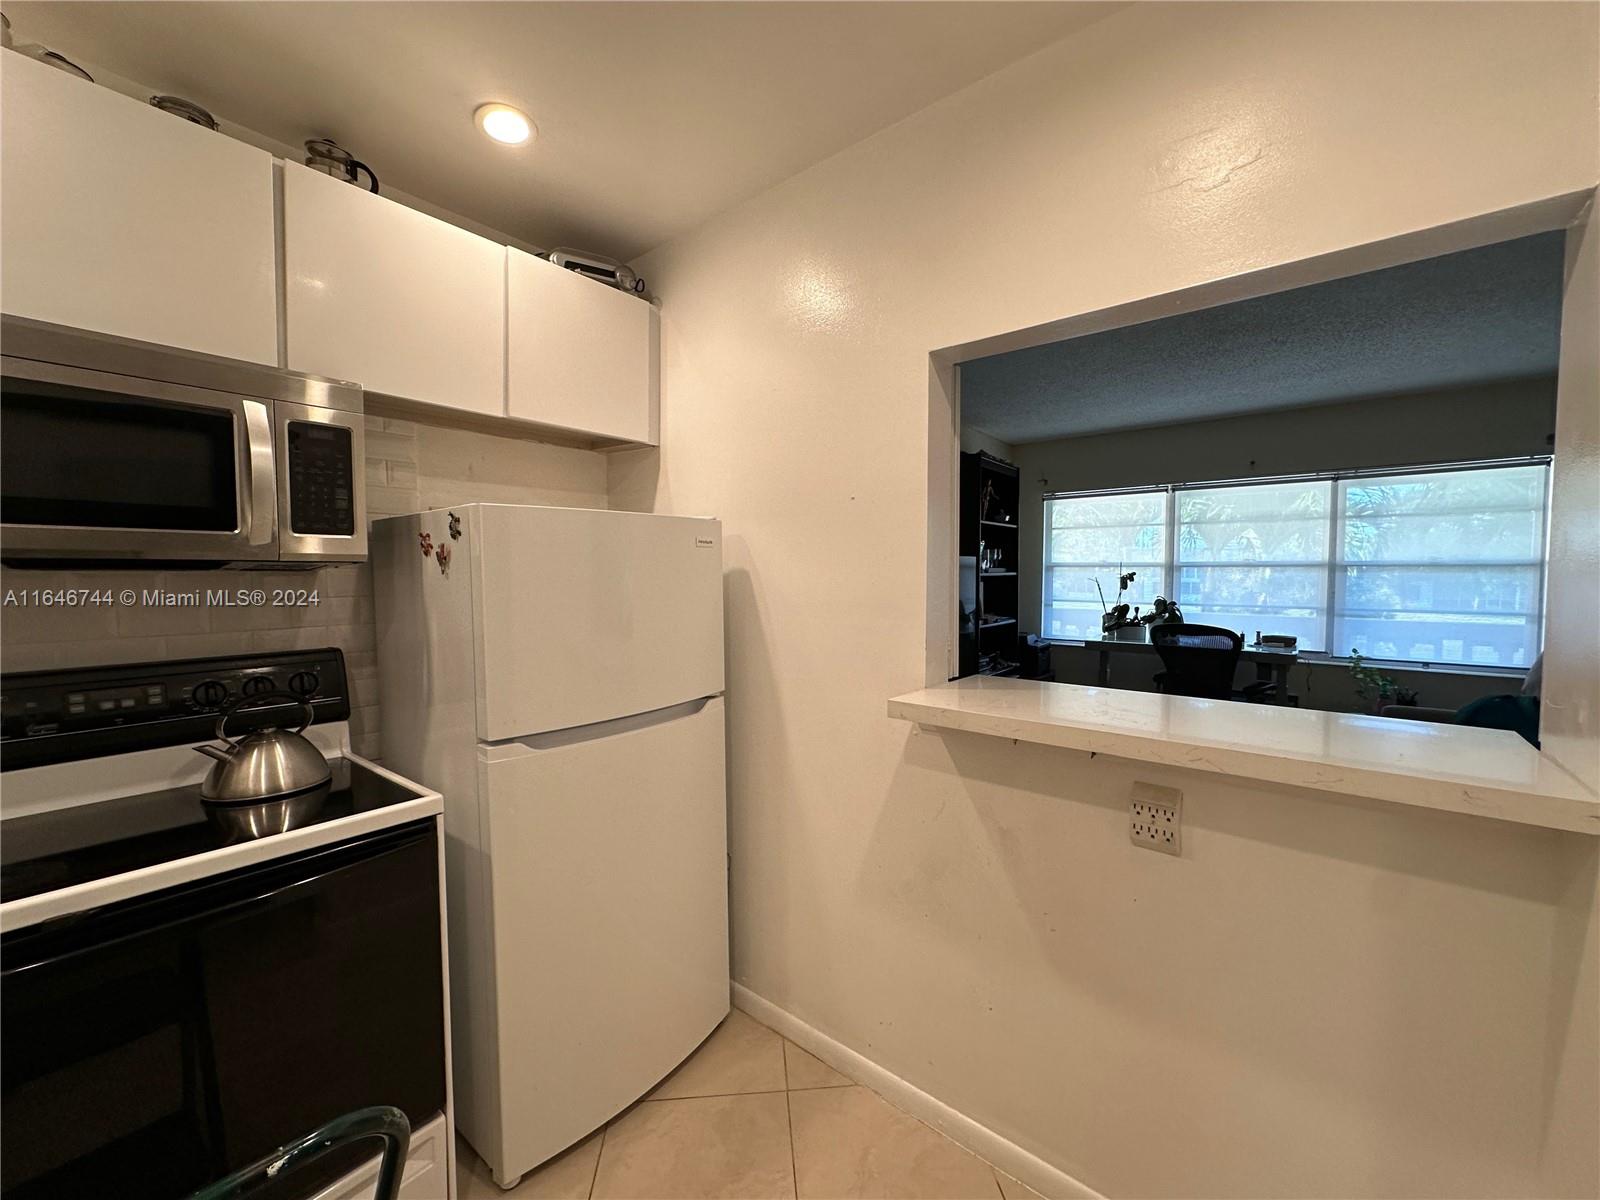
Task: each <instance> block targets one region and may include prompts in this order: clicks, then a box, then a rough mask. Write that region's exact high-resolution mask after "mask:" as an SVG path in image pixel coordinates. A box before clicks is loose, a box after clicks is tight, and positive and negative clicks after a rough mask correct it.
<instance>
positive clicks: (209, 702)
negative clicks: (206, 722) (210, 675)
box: [194, 679, 228, 708]
mask: <svg viewBox="0 0 1600 1200" xmlns="http://www.w3.org/2000/svg"><path fill="white" fill-rule="evenodd" d="M227 700H228V685H227V684H225V683H222V682H220V681H219V680H216V679H208V680H206V681H205V682H204V683H197V684H195V685H194V702H195V703H196V704H198V705H199V706H200V707H201V708H221V707H222V705H223V704H225V703H227Z"/></svg>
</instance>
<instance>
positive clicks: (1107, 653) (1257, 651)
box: [1083, 638, 1300, 704]
mask: <svg viewBox="0 0 1600 1200" xmlns="http://www.w3.org/2000/svg"><path fill="white" fill-rule="evenodd" d="M1083 644H1084V645H1085V646H1089V647H1092V648H1093V649H1094V650H1095V651H1096V652H1097V653H1098V655H1099V658H1100V669H1099V672H1098V675H1097V678H1098V679H1099V681H1100V686H1101V687H1110V686H1111V656H1112V655H1113V654H1155V653H1156V648H1155V647H1154V646H1152V645H1151V644H1150V643H1149V642H1148V641H1138V642H1135V641H1119V640H1117V639H1116V638H1085V639H1084V643H1083ZM1239 660H1240V661H1241V662H1248V663H1254V664H1255V667H1256V679H1257V680H1259V681H1260V682H1262V683H1268V682H1270V683H1271V684H1272V685H1273V686H1272V702H1273V703H1274V704H1287V703H1289V668H1290V667H1292V666H1294V664H1295V663H1297V662H1299V661H1300V652H1299V650H1279V649H1276V648H1274V647H1271V646H1246V647H1245V648H1244V649H1243V650H1241V651H1240V652H1239Z"/></svg>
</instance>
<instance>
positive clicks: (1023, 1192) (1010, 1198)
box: [994, 1167, 1044, 1200]
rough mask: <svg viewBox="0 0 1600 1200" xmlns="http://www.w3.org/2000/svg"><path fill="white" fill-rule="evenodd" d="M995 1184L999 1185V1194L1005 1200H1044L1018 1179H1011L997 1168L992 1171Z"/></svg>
mask: <svg viewBox="0 0 1600 1200" xmlns="http://www.w3.org/2000/svg"><path fill="white" fill-rule="evenodd" d="M994 1178H995V1182H996V1183H998V1184H999V1185H1000V1194H1001V1195H1002V1196H1004V1197H1005V1200H1044V1197H1043V1196H1042V1195H1040V1194H1039V1193H1038V1192H1036V1191H1034V1190H1033V1189H1032V1188H1031V1187H1029V1186H1028V1185H1027V1184H1025V1183H1023V1182H1022V1181H1021V1180H1020V1179H1013V1178H1011V1176H1009V1175H1007V1174H1006V1173H1005V1172H1004V1171H1002V1170H1001V1169H1000V1168H999V1167H996V1168H995V1170H994Z"/></svg>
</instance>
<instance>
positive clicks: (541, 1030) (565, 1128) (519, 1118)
mask: <svg viewBox="0 0 1600 1200" xmlns="http://www.w3.org/2000/svg"><path fill="white" fill-rule="evenodd" d="M479 773H480V778H481V785H480V795H481V796H482V797H483V804H484V825H485V837H486V849H487V853H488V863H489V877H490V879H489V889H490V906H489V907H490V910H491V920H490V926H491V929H490V937H491V939H492V942H493V950H494V955H493V958H494V964H495V968H494V978H493V988H494V1013H495V1024H496V1033H497V1037H496V1042H497V1056H496V1057H497V1061H498V1065H499V1074H500V1081H499V1082H500V1087H499V1097H498V1100H499V1123H498V1128H497V1129H495V1130H493V1131H492V1134H494V1135H497V1136H481V1135H480V1134H479V1133H478V1131H474V1130H473V1129H469V1128H464V1129H463V1132H464V1133H465V1134H466V1136H467V1139H468V1140H469V1141H471V1142H472V1144H473V1145H474V1146H476V1147H478V1149H479V1150H480V1151H484V1152H485V1156H486V1157H489V1159H490V1165H491V1166H492V1167H495V1168H496V1174H497V1176H498V1177H500V1178H503V1179H511V1178H515V1177H516V1176H517V1175H520V1174H521V1173H522V1172H524V1171H527V1170H529V1169H531V1168H532V1167H534V1166H535V1165H537V1164H538V1163H540V1162H542V1161H544V1160H545V1159H547V1158H549V1157H550V1156H551V1155H553V1154H556V1153H558V1152H560V1151H561V1150H563V1149H565V1148H566V1147H567V1146H570V1145H572V1144H573V1143H575V1142H577V1141H578V1140H580V1139H581V1138H583V1137H584V1136H585V1135H587V1134H588V1133H590V1132H591V1131H592V1130H594V1129H597V1128H599V1127H600V1126H601V1125H602V1124H603V1123H604V1122H605V1121H606V1120H607V1119H608V1118H609V1117H611V1116H613V1115H614V1114H616V1113H617V1112H620V1111H621V1110H622V1109H623V1108H625V1107H627V1106H628V1105H629V1104H631V1103H632V1102H633V1101H634V1100H636V1099H638V1098H639V1097H640V1096H642V1095H643V1094H644V1093H645V1092H646V1091H647V1090H649V1089H650V1088H651V1087H652V1086H654V1084H655V1083H656V1081H657V1080H659V1079H661V1078H662V1077H663V1076H665V1075H666V1074H667V1073H668V1072H669V1071H671V1070H672V1069H673V1068H674V1067H675V1066H677V1065H678V1064H679V1063H680V1062H682V1061H683V1059H684V1058H686V1057H687V1056H688V1055H689V1053H690V1052H691V1051H692V1050H693V1049H694V1048H695V1046H696V1045H698V1044H699V1043H700V1041H701V1040H703V1039H704V1038H705V1036H706V1035H707V1034H708V1033H710V1032H711V1030H712V1029H713V1028H714V1027H715V1026H716V1024H717V1022H719V1021H720V1020H721V1019H722V1018H723V1017H724V1016H725V1015H726V1014H727V1012H728V1004H729V999H728V996H729V992H728V891H727V885H728V875H727V824H726V800H725V783H724V770H723V707H722V701H721V700H720V699H711V700H705V701H695V702H692V703H690V704H687V705H681V706H678V707H677V708H674V709H668V710H666V711H665V712H659V713H655V714H651V715H650V716H649V717H631V718H626V719H624V720H622V721H616V722H610V723H608V724H606V725H603V726H599V727H597V728H594V729H589V730H579V731H572V732H568V733H561V734H547V735H544V736H543V737H541V738H531V739H527V740H526V742H525V743H524V742H516V743H505V744H501V745H498V746H482V747H480V749H479ZM461 1086H465V1087H468V1088H475V1087H487V1086H491V1081H490V1080H487V1079H481V1078H479V1079H470V1078H469V1079H466V1080H460V1081H458V1087H461ZM470 1107H472V1108H473V1109H476V1110H479V1111H483V1110H486V1109H487V1108H488V1107H489V1106H487V1105H484V1104H481V1103H480V1104H474V1105H472V1106H470ZM486 1132H490V1131H486ZM496 1142H498V1145H499V1147H500V1157H501V1158H502V1160H503V1161H501V1162H495V1161H494V1159H493V1157H492V1153H493V1150H492V1148H493V1147H494V1145H495V1144H496ZM486 1148H487V1149H486Z"/></svg>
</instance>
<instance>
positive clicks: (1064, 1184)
mask: <svg viewBox="0 0 1600 1200" xmlns="http://www.w3.org/2000/svg"><path fill="white" fill-rule="evenodd" d="M733 1003H734V1007H735V1008H739V1009H742V1010H744V1011H745V1012H747V1013H749V1014H750V1015H751V1016H752V1017H754V1018H755V1019H756V1020H758V1021H760V1022H761V1023H762V1024H763V1025H765V1026H767V1027H768V1028H770V1029H775V1030H777V1031H778V1032H779V1033H781V1034H783V1036H784V1037H786V1038H788V1039H789V1040H790V1041H791V1042H793V1043H794V1044H795V1045H797V1046H799V1047H800V1048H801V1049H802V1050H808V1051H810V1052H811V1053H812V1054H815V1055H816V1056H817V1057H818V1058H820V1059H821V1060H822V1061H823V1062H825V1063H827V1064H828V1065H829V1066H830V1067H832V1068H833V1069H834V1070H835V1071H838V1072H839V1073H840V1074H841V1075H845V1076H848V1077H849V1078H851V1079H853V1080H855V1082H857V1083H859V1084H861V1085H862V1086H863V1087H869V1088H871V1089H872V1090H873V1091H875V1092H877V1093H878V1095H880V1096H882V1097H883V1098H884V1099H885V1100H887V1101H888V1102H889V1103H890V1104H893V1105H894V1106H895V1107H896V1108H898V1109H899V1110H900V1111H901V1112H904V1113H908V1114H909V1115H911V1116H913V1117H915V1118H916V1119H917V1120H919V1121H921V1122H922V1123H923V1124H924V1125H931V1126H932V1127H933V1128H934V1129H937V1130H938V1131H939V1132H940V1133H942V1134H944V1135H945V1136H946V1137H948V1138H949V1139H950V1140H951V1141H953V1142H955V1143H957V1144H958V1145H961V1146H964V1147H966V1148H967V1149H968V1150H970V1151H972V1153H974V1154H976V1155H977V1156H978V1157H979V1158H982V1159H984V1160H986V1161H987V1162H990V1163H992V1164H994V1165H995V1166H996V1167H999V1168H1000V1170H1002V1171H1004V1172H1005V1173H1006V1174H1007V1175H1010V1176H1012V1177H1013V1178H1014V1179H1019V1180H1021V1181H1022V1182H1023V1183H1025V1184H1027V1185H1028V1186H1029V1187H1031V1188H1032V1189H1033V1190H1034V1191H1036V1192H1039V1193H1041V1194H1042V1195H1045V1196H1050V1197H1052V1198H1053V1200H1104V1197H1102V1196H1101V1195H1100V1193H1099V1192H1097V1191H1095V1190H1094V1189H1093V1188H1091V1187H1089V1186H1088V1185H1087V1184H1085V1183H1081V1182H1079V1181H1078V1180H1076V1179H1074V1178H1073V1177H1072V1176H1071V1175H1068V1174H1067V1173H1066V1172H1065V1171H1061V1170H1058V1169H1057V1168H1055V1167H1052V1166H1051V1165H1050V1164H1049V1163H1047V1162H1045V1161H1044V1159H1042V1158H1040V1157H1039V1156H1038V1155H1036V1154H1031V1153H1029V1152H1028V1151H1027V1150H1024V1149H1023V1148H1022V1147H1021V1146H1019V1145H1017V1144H1016V1143H1015V1142H1013V1141H1011V1140H1010V1139H1008V1138H1004V1137H1001V1136H1000V1135H999V1134H998V1133H996V1132H995V1131H994V1130H992V1129H990V1128H989V1127H988V1126H987V1125H980V1124H978V1122H976V1121H974V1120H973V1119H972V1118H971V1117H968V1116H965V1115H963V1114H962V1113H959V1112H957V1111H956V1110H955V1109H953V1108H951V1107H950V1106H949V1105H948V1104H946V1103H944V1101H942V1100H939V1099H937V1098H936V1097H934V1096H930V1095H928V1093H927V1092H925V1091H923V1090H922V1089H921V1088H919V1087H916V1086H914V1085H912V1084H910V1083H907V1082H906V1081H905V1080H904V1079H901V1078H900V1076H898V1075H896V1074H894V1073H893V1072H891V1071H889V1070H888V1069H887V1068H885V1067H881V1066H879V1065H878V1064H877V1063H875V1062H873V1061H872V1060H871V1059H870V1058H867V1057H865V1056H864V1055H861V1054H858V1053H856V1051H854V1050H852V1049H850V1047H849V1046H846V1045H845V1044H844V1043H843V1042H836V1041H834V1039H833V1038H831V1037H829V1036H828V1035H827V1034H825V1033H823V1032H822V1031H821V1030H819V1029H815V1028H813V1027H812V1026H810V1025H807V1024H806V1023H805V1022H804V1021H802V1020H801V1019H800V1018H799V1017H797V1016H795V1015H794V1014H793V1013H791V1012H789V1011H788V1010H787V1009H782V1008H779V1007H778V1006H777V1005H776V1004H774V1003H772V1001H770V1000H768V999H766V998H765V997H764V996H758V995H756V993H754V992H752V991H751V990H750V989H749V988H747V987H745V986H743V985H742V984H738V983H735V984H734V985H733Z"/></svg>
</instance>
